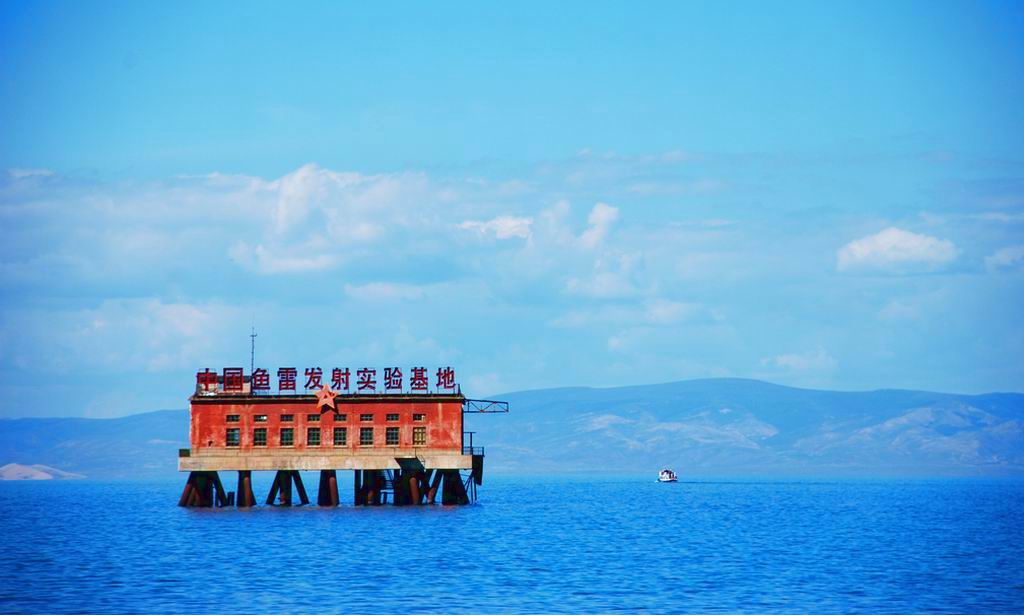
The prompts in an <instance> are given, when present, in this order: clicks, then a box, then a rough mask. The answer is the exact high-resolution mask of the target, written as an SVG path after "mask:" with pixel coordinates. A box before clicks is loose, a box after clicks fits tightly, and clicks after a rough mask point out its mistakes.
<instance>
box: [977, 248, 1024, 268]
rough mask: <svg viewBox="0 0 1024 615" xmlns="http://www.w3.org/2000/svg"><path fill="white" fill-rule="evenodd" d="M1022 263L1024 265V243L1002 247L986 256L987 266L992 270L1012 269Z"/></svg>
mask: <svg viewBox="0 0 1024 615" xmlns="http://www.w3.org/2000/svg"><path fill="white" fill-rule="evenodd" d="M1021 265H1024V245H1017V246H1008V247H1006V248H1000V249H998V250H996V251H995V252H994V253H992V254H990V255H988V256H986V257H985V267H987V268H988V269H989V270H992V271H996V270H999V269H1012V268H1015V267H1019V266H1021Z"/></svg>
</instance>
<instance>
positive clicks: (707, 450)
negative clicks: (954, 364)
mask: <svg viewBox="0 0 1024 615" xmlns="http://www.w3.org/2000/svg"><path fill="white" fill-rule="evenodd" d="M498 398H499V399H502V400H505V401H508V402H510V404H511V408H512V410H511V413H510V414H508V415H494V416H490V415H468V417H467V427H466V428H467V429H469V430H474V431H475V432H476V434H475V435H474V443H475V444H477V445H483V446H485V447H486V451H487V469H488V471H506V472H517V473H518V472H522V473H535V472H540V473H558V472H594V473H625V472H639V473H650V474H651V475H652V476H653V475H654V473H656V472H657V470H659V469H660V468H661V467H663V466H667V467H672V468H674V469H675V470H676V471H677V472H679V473H680V474H681V477H682V478H684V479H685V478H686V477H688V476H690V477H710V476H750V477H785V476H822V477H824V476H836V477H844V476H845V477H882V476H1008V475H1011V476H1012V475H1024V394H1020V393H991V394H986V395H955V394H946V393H931V392H926V391H903V390H880V391H869V392H838V391H817V390H808V389H797V388H792V387H785V386H779V385H774V384H769V383H766V382H760V381H756V380H741V379H708V380H690V381H684V382H673V383H667V384H658V385H645V386H632V387H619V388H607V389H594V388H563V389H548V390H539V391H524V392H519V393H510V394H507V395H503V396H498ZM187 441H188V418H187V412H186V411H184V410H164V411H159V412H149V413H145V414H137V415H133V416H128V417H124V418H118V419H53V418H42V419H6V420H2V421H0V464H6V463H19V464H45V465H47V466H52V467H53V468H59V469H61V470H64V471H66V472H74V473H77V474H84V475H86V476H88V477H90V478H129V477H155V476H170V475H173V474H174V472H175V471H176V467H177V466H176V463H177V449H178V448H184V447H187V446H188V443H187Z"/></svg>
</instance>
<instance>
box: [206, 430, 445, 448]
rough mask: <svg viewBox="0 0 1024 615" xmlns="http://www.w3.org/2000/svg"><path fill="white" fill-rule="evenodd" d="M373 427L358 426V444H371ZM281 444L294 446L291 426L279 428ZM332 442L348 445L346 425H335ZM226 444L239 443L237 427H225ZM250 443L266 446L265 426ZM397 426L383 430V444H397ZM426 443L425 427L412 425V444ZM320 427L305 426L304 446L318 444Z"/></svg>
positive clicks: (236, 444) (335, 444) (255, 431)
mask: <svg viewBox="0 0 1024 615" xmlns="http://www.w3.org/2000/svg"><path fill="white" fill-rule="evenodd" d="M373 432H374V429H373V427H360V428H359V446H373V436H374V433H373ZM280 435H281V446H294V445H295V429H294V428H292V427H282V428H281V433H280ZM332 435H333V436H334V437H333V439H332V441H331V442H332V444H333V445H334V446H347V445H348V428H347V427H335V428H334V432H333V434H332ZM225 441H226V442H227V445H228V446H239V444H241V430H240V429H239V428H238V427H229V428H228V429H227V437H226V438H225ZM252 443H253V446H266V445H267V428H266V427H257V428H256V429H254V430H252ZM398 444H399V437H398V428H397V427H387V428H385V430H384V445H385V446H398ZM426 444H427V428H426V427H413V428H412V445H413V446H426ZM320 445H321V438H320V428H319V427H308V428H306V446H320Z"/></svg>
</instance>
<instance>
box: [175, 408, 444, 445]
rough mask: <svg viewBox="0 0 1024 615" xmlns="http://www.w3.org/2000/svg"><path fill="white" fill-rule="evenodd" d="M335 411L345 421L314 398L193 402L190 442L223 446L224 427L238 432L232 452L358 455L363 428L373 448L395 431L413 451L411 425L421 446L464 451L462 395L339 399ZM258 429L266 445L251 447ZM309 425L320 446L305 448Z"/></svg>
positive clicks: (400, 442)
mask: <svg viewBox="0 0 1024 615" xmlns="http://www.w3.org/2000/svg"><path fill="white" fill-rule="evenodd" d="M336 406H337V412H338V413H340V414H344V415H346V416H345V420H343V421H336V420H335V418H334V412H333V411H331V410H330V409H328V410H327V411H326V412H322V413H321V412H319V411H318V409H317V407H316V399H315V398H299V399H291V398H287V397H283V398H282V397H275V398H253V397H245V398H222V397H207V398H202V397H200V398H195V399H193V401H192V404H191V425H190V432H189V440H190V444H191V448H192V450H193V451H194V452H197V453H202V451H203V450H204V449H217V448H226V447H227V444H226V439H227V429H228V428H229V427H237V428H238V429H239V433H240V443H239V446H238V447H231V450H232V451H236V450H237V451H239V452H245V451H254V449H255V451H254V452H259V451H265V450H268V449H283V450H289V451H294V452H296V453H307V452H308V453H313V454H315V453H320V452H327V451H334V452H338V451H339V450H345V449H347V450H349V451H351V452H352V453H353V454H357V453H358V452H359V451H360V450H362V451H366V450H367V449H368V447H361V446H360V445H359V433H360V428H361V427H373V428H374V443H373V448H375V449H376V448H394V447H388V446H387V445H386V444H385V433H386V428H387V427H398V428H399V444H398V447H399V448H412V447H413V427H417V426H424V427H426V428H427V443H426V446H425V447H424V448H430V449H433V450H451V451H457V453H458V454H461V453H462V399H461V397H454V396H453V397H446V398H436V397H432V398H428V399H421V398H417V397H415V396H404V397H399V396H392V397H378V398H371V399H359V398H356V399H348V398H341V399H339V400H338V401H337V402H336ZM229 414H237V415H239V422H238V423H228V422H227V416H228V415H229ZM284 414H292V415H294V421H292V422H287V423H285V422H282V421H281V415H284ZM310 414H316V415H319V416H320V420H319V421H318V422H313V421H310V420H309V419H308V416H307V415H310ZM361 414H372V415H373V421H370V422H364V421H361V420H360V415H361ZM388 414H397V415H398V421H387V420H386V416H387V415H388ZM414 414H424V415H426V417H425V420H424V421H423V422H415V421H414V420H413V415H414ZM257 415H266V417H267V421H266V422H265V423H263V422H261V423H257V422H255V421H254V417H255V416H257ZM258 427H265V428H266V429H267V445H266V446H265V447H263V446H260V447H254V446H253V431H254V429H256V428H258ZM283 427H291V428H293V429H294V430H295V441H294V444H293V445H292V446H290V447H282V446H281V436H280V434H281V428H283ZM307 427H319V428H320V432H321V443H320V445H319V446H312V447H311V446H309V445H308V444H307V442H306V429H307ZM335 427H347V428H348V439H347V443H346V444H345V446H335V445H334V444H333V441H334V437H333V433H334V428H335Z"/></svg>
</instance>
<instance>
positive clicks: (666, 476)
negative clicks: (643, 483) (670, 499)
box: [658, 468, 679, 483]
mask: <svg viewBox="0 0 1024 615" xmlns="http://www.w3.org/2000/svg"><path fill="white" fill-rule="evenodd" d="M678 480H679V479H678V478H676V473H675V472H673V471H672V470H669V469H668V468H665V469H664V470H662V471H661V472H659V473H658V482H659V483H674V482H676V481H678Z"/></svg>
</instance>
